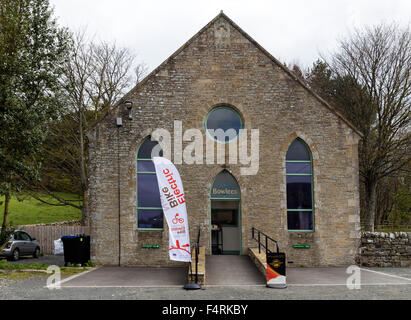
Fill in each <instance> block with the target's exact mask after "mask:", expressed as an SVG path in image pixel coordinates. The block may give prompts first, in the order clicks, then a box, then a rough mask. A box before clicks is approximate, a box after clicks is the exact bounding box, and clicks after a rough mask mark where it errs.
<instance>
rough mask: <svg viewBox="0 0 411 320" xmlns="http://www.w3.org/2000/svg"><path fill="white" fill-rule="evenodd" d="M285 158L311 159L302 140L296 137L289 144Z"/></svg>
mask: <svg viewBox="0 0 411 320" xmlns="http://www.w3.org/2000/svg"><path fill="white" fill-rule="evenodd" d="M287 160H308V161H310V160H311V159H310V153H309V152H308V150H307V147H306V146H305V144H304V143H303V142H302V141H300V140H298V139H296V140H294V142H293V143H292V144H291V145H290V148H288V152H287Z"/></svg>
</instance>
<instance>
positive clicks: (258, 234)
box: [251, 227, 280, 254]
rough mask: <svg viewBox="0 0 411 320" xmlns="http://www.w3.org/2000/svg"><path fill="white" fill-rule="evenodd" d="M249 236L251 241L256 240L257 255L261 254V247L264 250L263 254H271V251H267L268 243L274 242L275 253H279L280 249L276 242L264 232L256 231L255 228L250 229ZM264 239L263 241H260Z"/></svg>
mask: <svg viewBox="0 0 411 320" xmlns="http://www.w3.org/2000/svg"><path fill="white" fill-rule="evenodd" d="M251 234H252V239H254V240H256V241H257V242H258V253H261V247H263V248H264V249H265V253H266V254H267V253H272V251H271V250H270V249H269V242H268V241H271V242H274V243H275V246H276V249H277V253H279V252H280V249H279V247H278V242H277V240H274V239H273V238H271V237H269V236H267V235H266V234H265V233H264V232H261V231H260V230H257V229H256V228H254V227H252V229H251ZM262 238H264V239H262Z"/></svg>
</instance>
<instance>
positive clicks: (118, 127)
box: [116, 118, 123, 266]
mask: <svg viewBox="0 0 411 320" xmlns="http://www.w3.org/2000/svg"><path fill="white" fill-rule="evenodd" d="M116 124H117V194H118V266H121V232H120V231H121V224H120V223H121V220H120V212H121V211H120V209H121V208H120V127H122V126H123V119H122V118H117V120H116Z"/></svg>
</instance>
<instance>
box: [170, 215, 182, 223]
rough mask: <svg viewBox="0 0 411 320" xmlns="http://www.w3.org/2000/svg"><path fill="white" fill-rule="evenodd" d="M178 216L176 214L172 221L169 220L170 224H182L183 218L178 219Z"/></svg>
mask: <svg viewBox="0 0 411 320" xmlns="http://www.w3.org/2000/svg"><path fill="white" fill-rule="evenodd" d="M179 216H180V215H179V214H178V213H176V215H175V216H174V219H173V220H171V222H172V223H173V224H177V223H184V219H183V218H179Z"/></svg>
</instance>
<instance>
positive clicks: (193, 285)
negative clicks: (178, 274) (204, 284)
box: [183, 282, 201, 290]
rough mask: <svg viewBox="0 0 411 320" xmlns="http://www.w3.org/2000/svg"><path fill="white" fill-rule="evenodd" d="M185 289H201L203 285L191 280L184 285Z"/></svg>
mask: <svg viewBox="0 0 411 320" xmlns="http://www.w3.org/2000/svg"><path fill="white" fill-rule="evenodd" d="M183 289H185V290H199V289H201V286H200V285H199V284H197V283H194V282H190V283H187V284H185V285H184V287H183Z"/></svg>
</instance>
